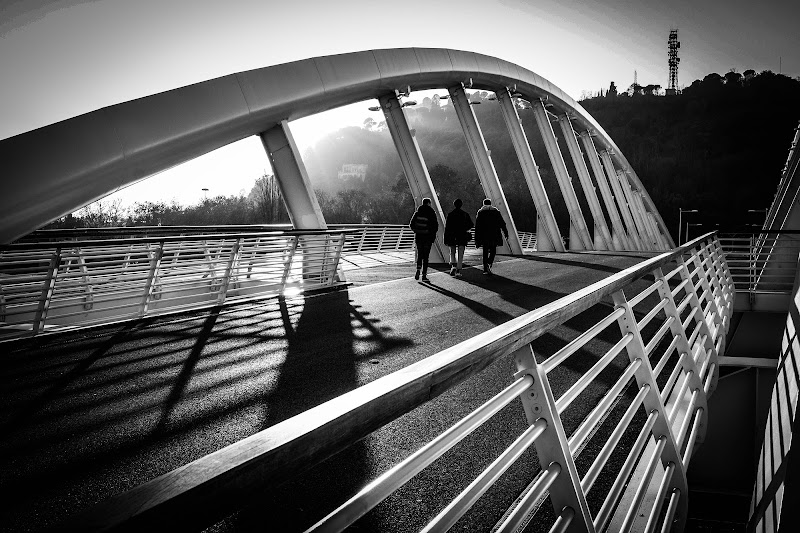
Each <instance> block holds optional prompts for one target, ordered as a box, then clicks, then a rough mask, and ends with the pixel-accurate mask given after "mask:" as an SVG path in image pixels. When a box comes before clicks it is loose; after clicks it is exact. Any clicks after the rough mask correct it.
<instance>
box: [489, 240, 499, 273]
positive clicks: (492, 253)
mask: <svg viewBox="0 0 800 533" xmlns="http://www.w3.org/2000/svg"><path fill="white" fill-rule="evenodd" d="M496 254H497V248H495V247H494V246H490V247H489V271H490V272H491V270H492V265H493V264H494V256H495V255H496Z"/></svg>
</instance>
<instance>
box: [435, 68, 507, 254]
mask: <svg viewBox="0 0 800 533" xmlns="http://www.w3.org/2000/svg"><path fill="white" fill-rule="evenodd" d="M447 92H448V93H449V94H450V101H451V102H452V103H453V108H454V109H455V110H456V116H457V117H458V122H459V123H460V124H461V130H462V131H463V132H464V138H465V139H466V141H467V147H468V148H469V153H470V155H471V156H472V161H473V163H474V164H475V170H477V171H478V177H479V178H480V180H481V185H482V186H483V192H484V193H486V197H487V198H490V199H491V200H492V205H493V206H495V207H496V208H497V209H499V210H500V213H501V214H502V215H503V218H504V219H505V221H506V225H507V226H508V246H505V245H503V246H502V247H500V248H499V249H498V250H499V251H510V252H511V253H512V254H515V255H522V254H523V252H522V245H521V244H520V242H519V235H518V234H517V226H516V224H514V218H513V217H512V216H511V211H510V210H509V209H508V202H507V201H506V195H505V194H504V193H503V188H502V187H501V186H500V180H499V179H498V177H497V172H496V171H495V168H494V164H493V163H492V158H491V157H490V155H489V150H488V148H486V140H485V139H484V138H483V133H481V128H480V125H479V124H478V120H477V119H476V118H475V112H474V111H473V110H472V106H471V105H470V103H469V99H468V98H467V93H466V91H465V90H464V84H463V83H462V84H459V85H454V86H452V87H448V88H447Z"/></svg>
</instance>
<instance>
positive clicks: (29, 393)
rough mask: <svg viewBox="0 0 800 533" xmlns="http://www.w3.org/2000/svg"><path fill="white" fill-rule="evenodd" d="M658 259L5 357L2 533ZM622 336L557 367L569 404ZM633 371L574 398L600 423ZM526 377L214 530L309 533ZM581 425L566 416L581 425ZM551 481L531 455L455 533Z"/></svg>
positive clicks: (209, 316) (122, 328) (588, 256)
mask: <svg viewBox="0 0 800 533" xmlns="http://www.w3.org/2000/svg"><path fill="white" fill-rule="evenodd" d="M643 259H644V256H641V255H635V254H633V255H627V256H615V255H609V254H593V253H580V254H577V253H562V254H555V253H553V254H547V253H543V254H539V255H536V256H526V257H523V258H510V257H499V258H498V262H497V263H496V264H495V268H494V271H495V275H494V276H485V275H483V274H482V273H481V271H480V270H479V269H477V268H465V270H464V276H463V277H462V278H453V277H450V276H449V275H448V274H447V272H446V271H433V272H432V273H431V274H429V277H430V279H431V282H430V283H420V282H417V281H415V280H414V279H413V277H412V276H413V271H414V269H413V266H412V265H410V264H408V263H405V264H403V263H398V264H391V265H383V266H380V267H377V268H366V269H360V270H348V271H347V279H348V283H349V285H348V286H347V287H345V288H343V289H341V290H337V291H332V292H327V293H321V294H315V295H307V296H305V297H304V296H297V297H291V298H276V299H271V300H265V301H261V302H256V303H251V304H239V305H235V306H230V307H224V308H222V309H216V310H213V311H202V312H193V313H186V314H182V315H174V316H169V317H162V318H153V319H147V320H143V321H139V322H134V323H126V324H121V325H115V326H106V327H102V328H94V329H90V330H83V331H79V332H71V333H62V334H58V335H52V336H45V337H41V338H36V339H29V340H23V341H15V342H12V343H4V344H0V352H2V353H3V366H2V370H0V398H2V402H0V406H1V407H0V471H1V472H2V476H0V491H2V493H3V500H2V501H3V505H2V506H0V507H1V508H0V528H1V529H2V530H3V531H29V530H40V529H42V528H45V527H48V526H53V525H55V524H57V523H58V522H59V521H60V520H62V519H64V518H65V517H67V516H69V515H71V514H73V513H75V512H77V511H80V510H82V509H85V508H87V507H89V506H91V505H93V504H95V503H97V502H99V501H101V500H103V499H105V498H108V497H109V496H112V495H115V494H119V493H121V492H124V491H125V490H128V489H130V488H132V487H134V486H136V485H139V484H141V483H143V482H146V481H148V480H150V479H153V478H155V477H156V476H158V475H160V474H162V473H165V472H168V471H170V470H172V469H174V468H177V467H179V466H181V465H183V464H186V463H188V462H190V461H192V460H194V459H197V458H199V457H202V456H203V455H206V454H208V453H210V452H213V451H216V450H218V449H220V448H222V447H224V446H226V445H228V444H231V443H233V442H236V441H238V440H240V439H242V438H244V437H246V436H249V435H251V434H253V433H255V432H258V431H260V430H262V429H264V428H267V427H269V426H271V425H273V424H275V423H278V422H280V421H282V420H285V419H287V418H289V417H291V416H293V415H295V414H297V413H300V412H302V411H305V410H307V409H309V408H311V407H313V406H316V405H319V404H320V403H322V402H324V401H326V400H328V399H331V398H334V397H336V396H338V395H341V394H343V393H345V392H347V391H349V390H352V389H354V388H356V387H358V386H361V385H364V384H366V383H369V382H371V381H373V380H375V379H377V378H379V377H381V376H384V375H387V374H389V373H391V372H393V371H395V370H398V369H401V368H403V367H405V366H407V365H409V364H411V363H414V362H416V361H419V360H421V359H423V358H425V357H428V356H430V355H433V354H435V353H437V352H439V351H440V350H442V349H445V348H448V347H450V346H452V345H454V344H457V343H459V342H461V341H463V340H466V339H468V338H470V337H472V336H474V335H476V334H477V333H480V332H482V331H486V330H488V329H490V328H492V327H494V326H497V325H499V324H502V323H504V322H506V321H508V320H509V319H512V318H514V317H517V316H520V315H522V314H524V313H526V312H528V311H530V310H532V309H535V308H537V307H540V306H541V305H544V304H546V303H549V302H552V301H554V300H556V299H558V298H560V297H562V296H564V295H566V294H569V293H571V292H574V291H575V290H577V289H579V288H581V287H584V286H586V285H589V284H591V283H594V282H596V281H598V280H600V279H603V278H605V277H607V276H609V275H610V274H613V273H615V272H618V271H619V270H622V269H624V268H627V267H629V266H632V265H634V264H636V263H638V262H640V261H642V260H643ZM608 312H609V307H608V306H607V305H605V304H603V305H598V306H595V307H594V308H592V309H590V310H589V311H587V312H585V313H583V314H582V315H580V316H579V317H577V318H576V319H573V320H571V321H568V322H567V323H566V324H564V325H563V326H560V327H558V328H556V329H554V330H552V331H551V332H549V333H548V334H545V335H544V336H542V337H541V338H540V339H538V340H537V341H536V343H535V344H534V349H535V350H536V353H537V357H538V356H540V355H541V356H542V357H544V356H547V355H549V354H551V353H553V352H554V351H556V350H557V349H558V348H560V347H561V346H563V345H564V344H565V343H566V342H569V340H571V339H573V338H575V337H576V336H577V335H578V334H579V333H581V332H582V331H583V329H582V328H585V327H588V326H589V325H591V324H593V323H594V322H596V321H597V320H599V319H600V318H602V317H603V316H605V315H606V314H607V313H608ZM614 329H615V328H609V329H608V330H607V331H608V332H609V333H607V334H603V335H601V336H600V337H599V338H598V340H597V342H596V343H595V344H596V346H595V347H594V348H587V349H586V350H582V351H581V352H579V354H576V355H579V356H578V357H572V358H570V359H569V360H568V362H567V363H565V364H564V365H562V367H563V368H562V367H559V372H558V373H557V375H556V374H554V375H552V386H553V389H554V392H555V393H556V395H558V394H560V393H562V392H563V391H564V390H566V388H567V387H568V386H569V385H570V384H571V383H572V382H574V380H575V379H577V377H578V376H580V375H581V374H582V373H583V372H584V371H585V370H586V369H587V368H589V366H591V364H592V363H593V362H595V361H596V358H597V355H598V353H603V352H600V350H608V349H609V348H610V347H611V346H612V345H613V344H614V342H616V340H617V339H618V338H619V334H618V333H619V332H618V331H611V330H614ZM626 364H627V359H626V357H625V356H624V354H623V355H622V356H620V357H619V358H618V360H615V361H614V363H613V364H612V365H611V367H610V370H609V371H606V372H604V373H603V374H601V376H600V379H599V380H598V384H597V386H596V387H590V389H588V390H587V392H586V393H584V394H585V396H582V397H581V402H576V403H580V404H582V405H584V406H585V407H584V409H583V412H584V415H585V412H586V406H588V408H590V407H592V406H593V405H594V403H596V401H597V399H599V398H600V397H601V396H602V393H603V392H604V390H606V388H607V386H608V385H610V384H613V382H614V380H615V379H616V378H615V377H614V375H615V373H616V375H618V374H619V372H621V369H622V368H624V366H625V365H626ZM513 372H514V367H513V363H512V362H511V361H510V360H500V361H498V362H497V363H495V364H494V365H492V366H490V367H489V368H487V369H486V370H484V371H483V372H482V373H481V374H480V375H478V376H475V377H473V378H471V379H469V380H467V381H465V382H463V383H461V384H459V385H457V386H456V387H454V388H453V389H451V390H449V391H447V392H446V393H444V394H442V395H441V396H439V397H437V398H436V399H434V400H433V401H431V402H429V403H428V404H425V405H423V406H421V407H420V408H418V409H416V410H415V411H413V412H411V413H409V414H407V415H405V416H403V417H401V418H400V419H398V420H396V421H395V422H393V423H391V424H389V425H387V426H385V427H384V428H382V429H381V430H379V431H378V432H376V433H374V434H373V435H372V436H370V437H368V438H367V439H364V440H363V441H361V442H359V443H357V444H356V445H354V446H352V447H351V448H349V449H348V450H346V451H344V452H341V453H340V454H338V455H337V456H334V457H333V458H331V459H329V460H328V461H326V462H324V463H322V464H321V465H319V466H317V467H314V468H312V469H310V470H308V471H307V472H306V473H304V474H303V475H302V476H299V477H298V479H297V481H295V482H290V483H286V484H284V485H282V486H281V487H278V488H275V489H274V490H267V491H266V492H265V493H263V494H258V495H254V497H253V499H252V501H250V502H243V504H246V505H245V506H244V508H243V509H242V510H240V511H238V512H236V513H235V514H233V515H231V516H228V517H227V518H225V519H223V520H221V521H220V522H219V523H217V524H216V525H214V526H212V527H210V530H211V531H255V530H259V531H265V530H266V531H302V530H303V529H305V528H307V527H308V526H310V525H311V524H313V523H314V522H315V521H316V520H318V519H319V518H321V517H322V516H324V515H325V514H327V513H328V512H329V511H331V510H332V509H334V508H335V507H336V506H337V505H339V504H340V503H341V502H343V501H344V500H346V499H347V497H349V496H350V495H352V494H354V493H355V492H357V491H358V490H359V489H360V488H361V487H363V486H364V485H365V484H366V483H367V482H369V481H370V480H371V479H373V478H374V477H376V476H377V475H379V474H380V473H382V472H384V471H385V470H387V469H388V468H390V467H391V466H392V465H394V464H395V463H396V462H398V461H399V460H402V459H403V458H404V457H406V456H408V455H409V454H411V453H413V452H414V451H415V450H417V449H418V448H419V447H421V446H422V445H423V444H425V443H427V442H428V441H430V440H431V439H432V438H434V437H435V436H436V435H438V434H439V433H441V432H442V431H444V430H446V429H447V428H448V427H450V426H451V425H452V424H453V423H455V421H457V420H458V419H459V418H461V417H463V416H465V415H466V414H468V413H469V412H470V411H472V410H473V409H475V408H476V407H478V406H479V405H480V404H481V403H483V402H484V401H486V400H487V399H489V398H490V397H492V396H493V395H495V394H496V393H497V392H499V391H500V390H501V389H502V388H503V387H505V386H507V385H508V384H509V383H510V382H511V381H512V374H513ZM623 408H624V406H623ZM580 417H581V415H580V413H578V412H576V413H574V414H570V413H569V412H567V413H565V415H564V423H565V426H570V424H572V426H573V427H572V429H574V426H575V425H576V424H577V423H578V422H579V420H580ZM526 425H527V423H526V421H525V417H524V414H523V412H522V407H521V404H520V403H519V401H515V402H513V403H512V404H510V405H509V406H508V407H507V408H505V409H504V410H503V411H501V412H500V413H498V415H496V416H495V417H494V418H493V419H492V420H490V421H489V422H487V423H486V424H485V425H484V426H482V427H481V428H480V429H479V430H478V431H476V432H475V433H474V434H473V435H471V436H470V437H469V438H468V439H465V440H464V441H463V442H462V443H460V444H459V445H457V446H456V447H455V448H454V449H453V450H451V451H450V452H448V453H447V454H445V455H444V456H443V457H442V458H441V459H440V460H438V461H437V462H436V463H435V464H434V465H433V466H432V467H431V468H430V469H428V470H426V471H424V472H423V473H421V474H420V475H418V476H417V477H416V478H414V479H412V480H411V481H410V482H409V483H408V484H406V485H405V486H404V487H403V488H402V489H401V490H400V491H398V492H397V493H396V494H394V495H393V496H391V497H390V498H389V499H387V500H386V501H385V502H383V503H382V504H381V505H379V506H378V507H377V508H376V509H375V510H373V511H372V512H370V513H368V514H367V515H366V516H365V517H364V518H363V519H361V520H360V521H359V522H357V523H356V524H355V525H354V526H353V527H352V528H351V529H352V530H353V531H413V530H419V529H420V528H421V527H423V526H424V525H425V523H427V521H429V520H430V519H431V518H432V517H433V516H435V515H436V514H437V513H438V512H439V510H441V508H442V507H443V506H444V505H446V503H448V502H449V501H450V500H451V499H452V498H453V497H454V496H455V495H457V494H458V493H459V492H460V491H461V490H462V489H463V488H464V487H465V486H466V485H467V484H469V483H470V482H471V481H472V479H474V477H475V476H476V475H477V474H478V473H479V472H480V471H481V470H482V469H483V468H485V467H486V466H487V465H488V464H489V463H491V461H492V460H494V458H496V456H497V455H499V453H500V452H501V451H502V450H503V449H504V448H505V447H506V446H508V445H509V444H510V443H511V442H513V440H514V439H515V438H516V437H517V436H518V435H519V434H520V433H521V432H522V431H523V430H524V429H525V427H526ZM568 431H569V427H568ZM596 437H597V440H600V441H601V440H602V435H600V434H598V435H597V436H596ZM594 440H595V439H593V441H594ZM601 443H602V442H601ZM538 470H539V466H538V462H537V461H536V457H535V453H534V452H532V451H530V452H528V453H527V454H526V455H525V456H523V457H522V458H521V459H520V460H519V461H518V462H517V464H516V465H515V467H513V468H512V469H511V470H509V472H507V473H506V474H505V475H504V476H503V477H502V478H501V480H500V481H499V482H498V484H497V486H496V487H495V488H493V489H491V490H490V491H489V493H487V495H485V496H484V497H483V498H482V500H481V501H480V502H479V503H478V504H477V505H476V507H475V508H474V509H473V510H472V511H471V512H470V513H469V514H467V515H466V516H465V517H464V518H463V519H462V520H461V521H460V522H459V523H458V524H457V525H456V527H455V528H454V531H455V530H463V531H488V530H490V529H491V528H492V526H493V525H494V524H495V523H496V522H497V521H498V520H499V519H500V518H501V517H502V514H503V512H504V510H505V509H506V508H508V506H509V505H510V503H511V502H513V501H514V499H515V498H516V497H517V495H518V494H519V492H520V491H521V490H522V489H524V487H525V486H527V485H528V484H529V483H530V482H531V480H532V479H533V477H534V476H535V475H536V473H537V472H538ZM604 482H605V481H603V480H602V479H601V481H598V486H602V485H603V483H604ZM598 492H599V491H598ZM592 502H593V503H592V505H594V506H596V505H597V503H596V502H595V501H594V500H592ZM543 512H544V513H546V512H547V510H546V509H544V508H543ZM543 520H544V518H543ZM175 521H176V522H175V524H177V523H179V521H180V517H175ZM175 524H165V525H164V527H165V529H169V528H171V527H172V526H173V525H175ZM532 527H533V526H532Z"/></svg>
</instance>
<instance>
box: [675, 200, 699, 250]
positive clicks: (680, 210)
mask: <svg viewBox="0 0 800 533" xmlns="http://www.w3.org/2000/svg"><path fill="white" fill-rule="evenodd" d="M697 212H698V211H697V209H683V208H680V207H679V208H678V246H680V245H681V232H682V230H683V214H684V213H697ZM686 231H687V232H688V231H689V230H686Z"/></svg>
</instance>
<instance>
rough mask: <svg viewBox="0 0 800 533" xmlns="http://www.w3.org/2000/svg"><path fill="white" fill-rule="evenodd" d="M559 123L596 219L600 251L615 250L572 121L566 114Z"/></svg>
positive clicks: (596, 232) (595, 225) (593, 216)
mask: <svg viewBox="0 0 800 533" xmlns="http://www.w3.org/2000/svg"><path fill="white" fill-rule="evenodd" d="M558 123H559V125H560V126H561V132H562V133H563V134H564V140H565V142H566V143H567V148H568V149H569V153H570V155H571V156H572V161H573V163H574V164H575V172H577V173H578V179H580V182H581V186H582V187H583V194H584V196H585V197H586V201H587V202H588V204H589V210H590V211H591V213H592V218H593V219H594V228H595V240H597V237H599V238H600V240H601V245H602V248H598V249H600V250H614V243H613V241H612V239H611V233H609V231H608V226H607V225H606V219H605V217H604V216H603V210H602V208H601V207H600V201H599V200H598V199H597V193H596V192H595V190H594V184H593V183H592V178H591V176H590V175H589V169H588V168H587V167H586V161H584V160H583V153H582V152H581V148H580V146H578V140H577V139H576V138H575V130H574V129H572V121H571V119H570V118H569V116H568V115H567V114H566V113H565V114H563V115H560V116H559V117H558Z"/></svg>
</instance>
